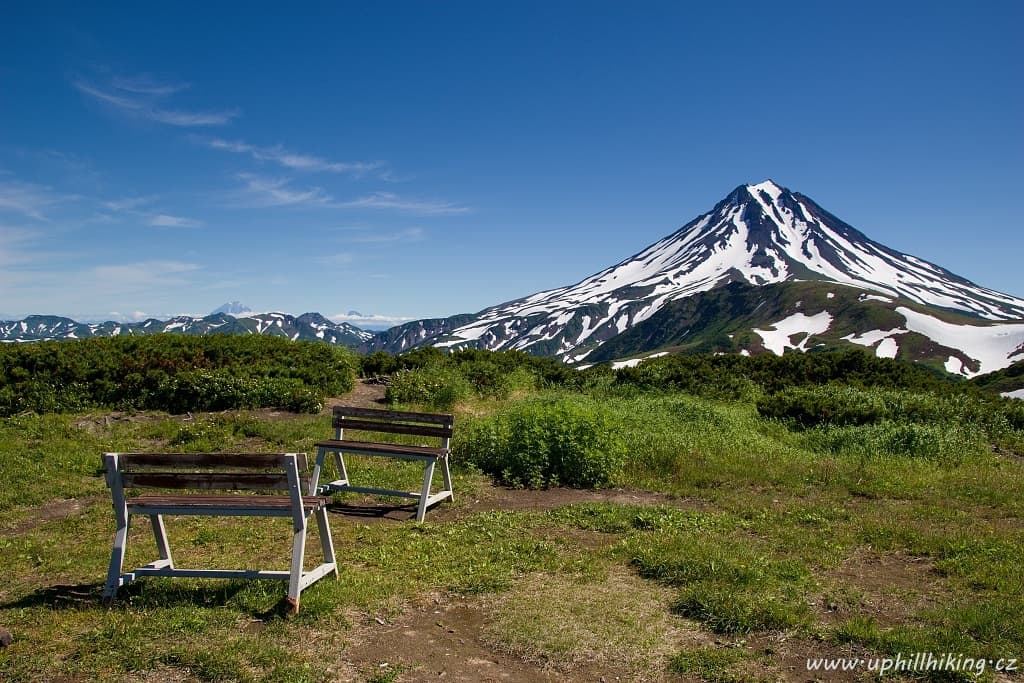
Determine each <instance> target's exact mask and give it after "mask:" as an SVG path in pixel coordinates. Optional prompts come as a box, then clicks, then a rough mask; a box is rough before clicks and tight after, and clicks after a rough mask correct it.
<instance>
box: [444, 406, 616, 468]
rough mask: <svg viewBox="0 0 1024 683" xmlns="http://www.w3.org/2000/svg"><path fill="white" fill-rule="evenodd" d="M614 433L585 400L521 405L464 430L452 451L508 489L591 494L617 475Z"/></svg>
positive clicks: (608, 417) (610, 422) (612, 424)
mask: <svg viewBox="0 0 1024 683" xmlns="http://www.w3.org/2000/svg"><path fill="white" fill-rule="evenodd" d="M618 427H619V426H618V425H617V421H616V420H615V419H614V417H613V416H612V414H611V413H610V412H608V411H607V410H605V409H602V408H601V406H600V405H599V404H597V403H596V402H594V401H593V400H591V399H587V398H585V397H572V398H568V397H560V398H555V399H539V400H531V401H523V402H521V403H517V404H515V405H513V406H511V407H509V408H506V409H505V410H502V411H500V412H498V413H496V414H495V415H492V416H491V417H489V418H487V419H484V420H481V421H479V422H477V423H475V424H471V425H470V426H469V427H468V428H467V429H464V430H463V436H462V438H461V439H460V440H459V441H458V442H457V444H456V449H457V454H458V457H460V458H461V459H463V460H466V461H468V462H470V463H473V464H475V465H477V466H478V467H480V469H482V470H483V471H484V472H487V473H489V474H491V475H492V476H494V477H496V478H497V479H498V480H499V481H500V482H502V483H504V484H507V485H510V486H517V487H527V488H543V487H548V486H569V487H573V488H595V487H601V486H607V485H608V484H610V483H611V482H612V481H614V480H615V478H616V477H617V476H618V475H619V474H620V472H621V469H622V465H623V463H624V461H625V455H626V449H625V446H624V443H623V441H622V439H621V438H620V436H619V431H620V430H619V428H618Z"/></svg>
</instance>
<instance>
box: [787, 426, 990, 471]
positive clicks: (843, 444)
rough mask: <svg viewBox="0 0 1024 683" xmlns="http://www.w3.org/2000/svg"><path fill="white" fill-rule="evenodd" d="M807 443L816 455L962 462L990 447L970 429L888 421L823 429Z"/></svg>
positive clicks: (812, 432) (810, 435)
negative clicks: (827, 454) (830, 454)
mask: <svg viewBox="0 0 1024 683" xmlns="http://www.w3.org/2000/svg"><path fill="white" fill-rule="evenodd" d="M804 440H805V442H806V444H807V446H808V448H810V449H811V450H813V451H817V452H821V453H832V454H836V455H853V456H859V457H862V458H871V457H877V456H884V457H910V458H927V459H931V460H937V461H941V462H946V463H950V464H952V463H957V462H962V461H963V460H964V459H965V458H968V457H970V456H976V455H980V454H982V453H984V452H986V450H987V443H986V441H985V438H984V434H982V433H981V432H980V431H979V430H978V429H976V428H973V427H972V426H971V425H962V424H958V423H953V424H949V425H937V424H917V423H913V422H892V421H886V422H881V423H878V424H872V425H862V426H856V427H850V426H848V427H833V426H827V425H826V426H820V427H816V428H815V429H812V430H808V431H807V432H806V433H805V434H804Z"/></svg>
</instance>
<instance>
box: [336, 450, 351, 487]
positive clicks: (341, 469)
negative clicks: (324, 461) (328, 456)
mask: <svg viewBox="0 0 1024 683" xmlns="http://www.w3.org/2000/svg"><path fill="white" fill-rule="evenodd" d="M334 462H336V463H337V464H338V479H339V480H341V483H342V484H347V483H348V469H346V467H345V458H344V457H342V455H341V451H335V452H334Z"/></svg>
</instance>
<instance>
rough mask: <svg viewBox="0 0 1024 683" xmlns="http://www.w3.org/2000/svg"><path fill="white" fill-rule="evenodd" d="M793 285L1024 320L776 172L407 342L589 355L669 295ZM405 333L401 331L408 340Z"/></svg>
mask: <svg viewBox="0 0 1024 683" xmlns="http://www.w3.org/2000/svg"><path fill="white" fill-rule="evenodd" d="M787 281H823V282H834V283H837V284H842V285H847V286H849V287H854V288H857V289H860V290H866V291H867V292H871V293H874V295H877V296H879V297H880V298H886V299H889V298H891V299H898V300H900V301H903V302H912V303H914V304H919V305H923V306H927V307H933V308H938V309H943V310H944V311H954V312H959V313H962V314H966V315H969V316H972V317H974V318H976V319H978V322H979V323H982V322H983V321H984V320H991V321H996V320H1013V319H1017V320H1019V319H1021V318H1024V300H1022V299H1017V298H1015V297H1012V296H1008V295H1005V294H1001V293H999V292H995V291H993V290H990V289H986V288H984V287H980V286H978V285H975V284H973V283H971V282H969V281H967V280H965V279H963V278H961V277H958V276H956V275H954V274H953V273H951V272H949V271H947V270H945V269H943V268H940V267H939V266H936V265H933V264H931V263H928V262H927V261H924V260H921V259H919V258H916V257H914V256H910V255H906V254H901V253H899V252H896V251H893V250H892V249H889V248H888V247H885V246H883V245H881V244H878V243H877V242H874V241H872V240H871V239H869V238H868V237H866V236H865V235H864V234H863V233H861V232H859V231H858V230H856V229H855V228H853V227H852V226H850V225H848V224H846V223H844V222H843V221H842V220H840V219H838V218H837V217H835V216H833V215H832V214H830V213H829V212H827V211H825V210H824V209H822V208H821V207H820V206H818V204H816V203H815V202H814V201H812V200H811V199H810V198H808V197H806V196H804V195H801V194H799V193H795V192H791V191H789V190H787V189H786V188H783V187H781V186H779V185H777V184H776V183H774V182H773V181H771V180H766V181H764V182H761V183H757V184H755V185H741V186H740V187H737V188H736V189H735V190H733V191H732V192H731V193H730V194H729V195H728V196H727V197H726V198H725V199H723V200H722V201H720V202H719V203H718V204H717V205H716V206H715V207H714V208H713V209H712V210H711V211H709V212H708V213H706V214H704V215H702V216H699V217H697V218H696V219H694V220H693V221H691V222H689V223H687V224H686V225H684V226H683V227H682V228H680V229H679V230H677V231H676V232H674V233H672V234H671V235H669V236H667V237H665V238H664V239H662V240H660V241H658V242H657V243H655V244H653V245H651V246H650V247H648V248H646V249H644V250H643V251H641V252H640V253H638V254H636V255H635V256H632V257H631V258H628V259H626V260H625V261H622V262H621V263H618V264H616V265H614V266H612V267H611V268H608V269H606V270H603V271H601V272H599V273H597V274H595V275H592V276H590V277H588V278H586V279H585V280H583V281H581V282H579V283H577V284H574V285H571V286H568V287H561V288H558V289H552V290H548V291H544V292H539V293H537V294H534V295H532V296H528V297H525V298H523V299H517V300H515V301H510V302H508V303H504V304H500V305H498V306H494V307H492V308H488V309H486V310H484V311H481V312H480V313H478V314H477V315H475V316H473V317H472V320H471V321H470V322H468V323H467V322H465V318H463V319H462V320H460V321H459V323H458V324H456V325H447V324H442V325H438V326H437V327H436V328H435V329H434V330H433V334H431V331H425V330H423V329H421V328H422V325H420V327H419V328H417V336H418V339H415V340H413V339H412V338H411V337H410V338H409V339H408V342H409V344H408V346H406V347H405V348H411V346H414V345H420V344H423V343H429V344H433V345H435V346H442V347H449V348H459V347H463V346H475V347H481V348H490V349H520V350H529V351H531V352H532V353H537V354H540V355H557V356H559V357H561V358H564V359H566V360H569V361H578V360H582V358H583V357H585V355H587V353H589V351H590V350H592V349H593V348H594V347H596V346H597V345H598V344H599V343H601V342H604V341H606V340H609V339H611V338H613V337H615V336H617V335H619V334H621V333H623V332H624V331H626V330H628V329H630V328H632V327H634V326H636V325H637V324H639V323H641V322H643V321H645V320H647V319H649V318H651V317H652V316H654V315H655V314H656V313H658V312H659V311H660V310H662V309H663V308H664V307H665V306H666V304H668V303H669V302H672V301H678V300H680V299H685V298H687V297H691V296H694V295H697V294H701V293H703V292H709V291H711V290H713V289H716V288H718V287H722V286H724V285H727V284H729V283H747V284H749V285H753V286H764V285H769V284H774V283H783V282H787ZM395 332H396V331H392V335H391V339H392V340H395V339H400V338H401V336H402V335H400V334H395ZM400 346H401V345H400ZM390 350H393V351H400V350H404V348H401V347H399V348H396V347H395V346H394V345H392V346H391V347H390Z"/></svg>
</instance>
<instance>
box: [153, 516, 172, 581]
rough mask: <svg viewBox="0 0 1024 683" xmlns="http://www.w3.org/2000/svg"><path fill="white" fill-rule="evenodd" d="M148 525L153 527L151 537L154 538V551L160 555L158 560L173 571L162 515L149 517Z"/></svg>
mask: <svg viewBox="0 0 1024 683" xmlns="http://www.w3.org/2000/svg"><path fill="white" fill-rule="evenodd" d="M149 523H150V524H151V525H152V526H153V537H154V538H156V549H157V552H159V553H160V559H161V560H164V561H165V562H166V565H165V566H167V567H169V568H171V569H174V560H173V559H172V558H171V546H170V544H169V543H168V542H167V529H166V528H164V518H163V515H150V516H149Z"/></svg>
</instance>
